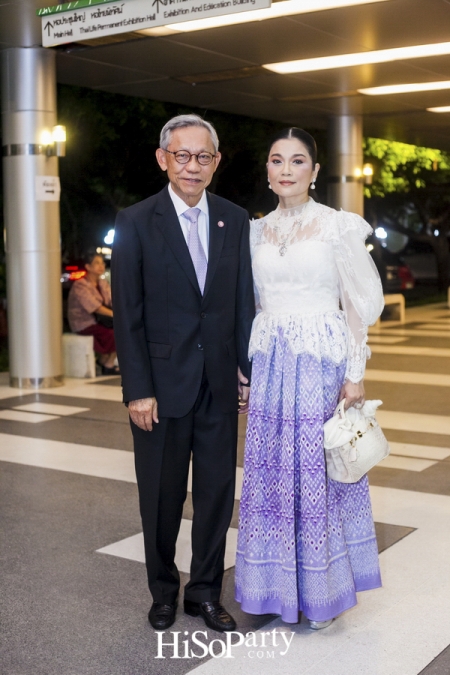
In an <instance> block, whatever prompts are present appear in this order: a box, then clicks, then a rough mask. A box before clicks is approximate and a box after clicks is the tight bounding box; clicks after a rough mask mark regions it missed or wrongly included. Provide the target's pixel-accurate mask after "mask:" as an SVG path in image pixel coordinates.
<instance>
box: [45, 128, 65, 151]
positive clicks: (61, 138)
mask: <svg viewBox="0 0 450 675" xmlns="http://www.w3.org/2000/svg"><path fill="white" fill-rule="evenodd" d="M41 145H42V146H43V150H44V153H45V154H46V155H47V157H65V156H66V127H64V126H63V125H62V124H58V125H57V126H56V127H53V129H52V130H51V131H48V130H45V131H43V132H42V134H41Z"/></svg>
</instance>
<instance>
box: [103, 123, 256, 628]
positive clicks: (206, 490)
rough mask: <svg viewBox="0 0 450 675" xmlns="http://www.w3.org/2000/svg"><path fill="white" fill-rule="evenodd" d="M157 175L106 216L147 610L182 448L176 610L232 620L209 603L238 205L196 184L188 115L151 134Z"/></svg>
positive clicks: (239, 288) (198, 159)
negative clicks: (140, 197) (184, 532)
mask: <svg viewBox="0 0 450 675" xmlns="http://www.w3.org/2000/svg"><path fill="white" fill-rule="evenodd" d="M156 158H157V161H158V164H159V166H160V167H161V169H163V171H167V175H168V178H169V185H168V186H167V187H165V188H164V189H163V190H162V191H161V192H160V193H159V194H157V195H154V196H152V197H149V198H148V199H145V200H144V201H142V202H140V203H138V204H135V205H134V206H131V207H129V208H126V209H124V210H123V211H121V212H120V213H119V214H118V216H117V221H116V229H115V240H114V252H113V256H112V290H113V307H114V332H115V337H116V345H117V353H118V358H119V363H120V371H121V374H122V385H123V397H124V402H125V403H126V404H127V405H128V410H129V414H130V418H131V429H132V432H133V438H134V449H135V463H136V474H137V482H138V488H139V502H140V511H141V516H142V523H143V530H144V542H145V556H146V564H147V573H148V582H149V588H150V591H151V593H152V596H153V604H152V607H151V609H150V612H149V621H150V623H151V625H152V626H153V627H154V628H155V629H157V630H164V629H166V628H168V627H169V626H171V625H172V624H173V622H174V621H175V614H176V607H177V596H178V591H179V586H180V576H179V573H178V570H177V567H176V565H175V562H174V558H175V545H176V540H177V536H178V532H179V528H180V524H181V518H182V512H183V503H184V501H185V498H186V493H187V481H188V471H189V462H190V459H191V456H192V469H193V483H192V502H193V508H194V515H193V521H192V561H191V573H190V581H189V583H188V584H187V585H186V587H185V591H184V611H185V613H187V614H189V615H191V616H199V615H200V616H202V617H203V619H204V621H205V623H206V625H207V626H209V627H210V628H213V629H215V630H219V631H226V630H234V629H235V627H236V624H235V621H234V619H233V618H232V617H231V616H230V615H229V614H228V612H227V611H226V610H225V609H224V607H223V606H222V605H221V604H220V592H221V585H222V577H223V572H224V555H225V539H226V534H227V530H228V527H229V524H230V520H231V516H232V510H233V503H234V487H235V467H236V446H237V411H238V393H239V395H240V398H241V405H242V406H243V409H244V410H245V408H246V405H247V401H248V393H249V389H248V387H247V386H245V385H247V384H248V383H249V379H250V364H249V361H248V356H247V351H248V342H249V337H250V330H251V324H252V320H253V317H254V309H255V305H254V297H253V282H252V274H251V262H250V253H249V223H248V214H247V212H246V211H244V210H243V209H241V208H240V207H238V206H236V205H235V204H232V203H231V202H229V201H227V200H225V199H222V198H221V197H217V196H215V195H213V194H210V193H208V192H206V189H205V188H206V187H207V186H208V185H209V183H210V182H211V179H212V177H213V174H214V172H215V170H216V168H217V166H218V164H219V161H220V153H219V151H218V139H217V134H216V132H215V130H214V128H213V127H212V125H210V124H209V123H208V122H205V121H204V120H203V119H201V118H200V117H197V116H196V115H180V116H179V117H175V118H173V119H172V120H170V121H169V122H168V123H167V124H166V125H165V127H164V128H163V130H162V132H161V138H160V148H159V149H158V150H157V151H156Z"/></svg>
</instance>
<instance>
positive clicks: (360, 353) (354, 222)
mask: <svg viewBox="0 0 450 675" xmlns="http://www.w3.org/2000/svg"><path fill="white" fill-rule="evenodd" d="M337 217H338V228H337V231H338V233H339V234H338V237H337V238H336V241H335V242H334V245H335V254H336V264H337V268H338V273H339V296H340V302H341V306H342V309H343V311H344V313H345V316H346V319H347V325H348V328H349V346H348V357H347V371H346V374H345V377H346V379H347V380H350V382H360V381H361V380H362V379H363V377H364V371H365V368H366V359H367V358H368V356H370V351H369V348H368V347H367V346H366V343H367V329H368V327H369V326H371V325H372V324H374V323H375V321H376V320H377V319H378V317H379V316H380V314H381V312H382V310H383V307H384V298H383V289H382V286H381V281H380V277H379V274H378V271H377V268H376V267H375V264H374V262H373V260H372V257H371V256H370V254H369V252H368V251H367V249H366V247H365V244H364V241H365V239H366V238H367V237H368V235H369V234H371V233H372V228H371V227H370V225H369V224H368V223H367V222H366V221H365V220H364V219H363V218H361V216H358V215H357V214H355V213H347V212H345V211H340V212H339V213H338V214H337Z"/></svg>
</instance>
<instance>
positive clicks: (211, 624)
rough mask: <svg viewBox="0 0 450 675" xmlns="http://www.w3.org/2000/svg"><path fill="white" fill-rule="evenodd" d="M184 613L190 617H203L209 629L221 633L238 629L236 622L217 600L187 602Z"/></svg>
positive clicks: (185, 602)
mask: <svg viewBox="0 0 450 675" xmlns="http://www.w3.org/2000/svg"><path fill="white" fill-rule="evenodd" d="M184 613H185V614H189V616H202V617H203V619H204V621H205V623H206V625H207V626H208V628H212V629H213V630H218V631H219V632H221V633H223V632H224V631H227V630H235V629H236V621H235V620H234V619H233V617H232V616H230V614H228V612H227V610H226V609H225V608H224V607H222V605H221V604H220V602H218V601H217V600H213V601H212V602H191V601H190V600H185V601H184Z"/></svg>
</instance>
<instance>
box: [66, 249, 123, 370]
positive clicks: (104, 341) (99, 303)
mask: <svg viewBox="0 0 450 675" xmlns="http://www.w3.org/2000/svg"><path fill="white" fill-rule="evenodd" d="M84 266H85V268H86V276H85V277H83V278H82V279H78V281H75V283H74V284H73V286H72V288H71V289H70V293H69V300H68V308H67V315H68V320H69V325H70V330H71V331H72V332H73V333H77V334H78V335H93V336H94V351H95V352H96V353H97V354H98V362H99V364H100V366H101V369H102V375H119V374H120V371H119V369H118V367H117V366H115V365H114V362H115V359H116V343H115V340H114V330H113V327H112V321H113V319H112V317H113V311H112V308H111V307H112V303H111V288H110V285H109V283H108V282H107V281H106V279H104V278H103V277H104V274H105V261H104V259H103V256H101V255H99V254H98V253H96V252H95V251H90V252H88V253H87V255H86V256H85V259H84ZM108 324H109V325H108Z"/></svg>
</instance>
